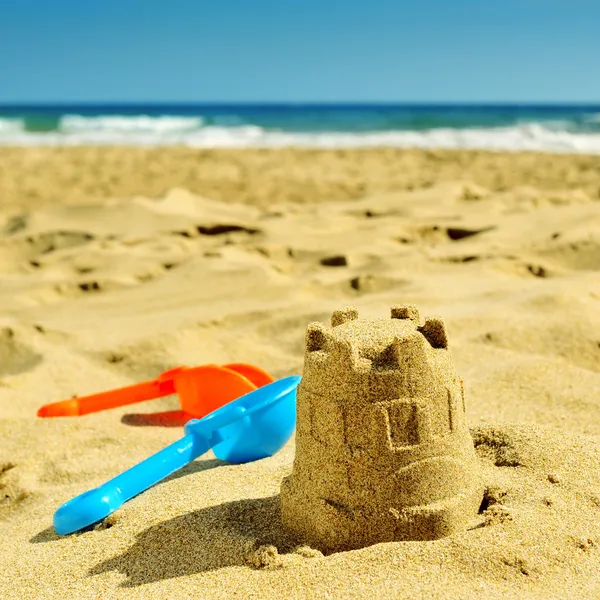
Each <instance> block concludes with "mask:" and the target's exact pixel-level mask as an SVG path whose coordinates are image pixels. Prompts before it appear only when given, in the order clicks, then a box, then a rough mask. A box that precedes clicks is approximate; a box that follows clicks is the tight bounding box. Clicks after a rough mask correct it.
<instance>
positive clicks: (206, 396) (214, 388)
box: [37, 363, 273, 418]
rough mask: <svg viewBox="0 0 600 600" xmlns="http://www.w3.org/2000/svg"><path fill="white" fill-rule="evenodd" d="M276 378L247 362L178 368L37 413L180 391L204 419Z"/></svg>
mask: <svg viewBox="0 0 600 600" xmlns="http://www.w3.org/2000/svg"><path fill="white" fill-rule="evenodd" d="M272 381H273V378H272V377H271V376H270V375H269V374H268V373H267V372H266V371H263V370H262V369H260V368H259V367H255V366H254V365H249V364H245V363H231V364H227V365H224V366H217V365H204V366H201V367H192V368H190V367H177V368H175V369H170V370H169V371H165V372H164V373H162V374H161V375H159V376H158V377H157V378H156V379H153V380H151V381H144V382H142V383H138V384H135V385H130V386H128V387H124V388H119V389H117V390H111V391H108V392H101V393H99V394H93V395H91V396H85V397H82V398H73V399H71V400H63V401H61V402H54V403H52V404H46V405H44V406H42V407H41V408H40V409H39V410H38V412H37V416H38V417H74V416H80V415H87V414H89V413H94V412H99V411H101V410H106V409H108V408H116V407H117V406H125V405H128V404H134V403H136V402H144V401H146V400H152V399H154V398H161V397H163V396H169V395H171V394H177V396H178V397H179V403H180V404H181V410H182V411H183V412H184V413H186V414H187V415H189V416H190V418H191V417H196V418H201V417H203V416H205V415H207V414H208V413H210V412H212V411H213V410H216V409H217V408H219V407H220V406H223V405H224V404H226V403H227V402H231V400H234V399H235V398H239V397H240V396H242V395H244V394H247V393H248V392H251V391H252V390H255V389H256V388H257V387H261V386H263V385H265V384H267V383H271V382H272Z"/></svg>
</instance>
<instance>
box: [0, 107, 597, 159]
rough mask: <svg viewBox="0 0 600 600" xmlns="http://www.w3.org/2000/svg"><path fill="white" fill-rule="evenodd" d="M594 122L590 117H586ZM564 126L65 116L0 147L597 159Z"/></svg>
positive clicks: (1, 135)
mask: <svg viewBox="0 0 600 600" xmlns="http://www.w3.org/2000/svg"><path fill="white" fill-rule="evenodd" d="M590 117H594V115H590ZM568 125H569V123H568V122H560V121H553V122H549V123H544V124H542V123H520V124H517V125H514V126H509V127H494V128H476V127H472V128H466V129H452V128H438V129H430V130H426V131H412V130H390V131H371V132H360V133H358V132H343V131H324V132H289V131H277V130H266V129H263V128H261V127H258V126H255V125H239V124H237V123H236V122H235V121H230V122H223V121H220V122H219V123H218V124H217V125H207V124H205V122H204V121H203V119H202V118H201V117H191V116H190V117H179V116H177V117H176V116H160V117H150V116H97V117H83V116H79V115H66V116H64V117H63V118H62V119H61V121H60V124H59V128H58V129H57V130H54V131H48V132H29V131H26V130H25V127H24V123H23V121H21V120H19V119H2V118H0V145H1V146H36V145H44V146H62V145H64V146H79V145H131V146H175V145H180V146H189V147H194V148H236V147H237V148H254V147H276V148H278V147H286V146H296V147H312V148H341V147H345V148H358V147H374V146H391V147H399V148H409V147H417V148H480V149H489V150H509V151H520V150H538V151H547V152H560V153H570V152H572V153H590V154H600V132H574V131H572V130H569V127H568Z"/></svg>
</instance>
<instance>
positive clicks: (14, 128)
mask: <svg viewBox="0 0 600 600" xmlns="http://www.w3.org/2000/svg"><path fill="white" fill-rule="evenodd" d="M24 130H25V123H24V122H23V121H22V120H21V119H2V118H0V142H1V141H2V139H3V136H6V135H8V134H9V133H14V132H19V131H24Z"/></svg>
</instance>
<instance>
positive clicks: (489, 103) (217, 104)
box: [0, 99, 600, 109]
mask: <svg viewBox="0 0 600 600" xmlns="http://www.w3.org/2000/svg"><path fill="white" fill-rule="evenodd" d="M73 106H77V107H93V108H97V107H129V106H130V107H139V106H146V107H205V108H223V107H225V108H228V107H231V108H235V107H274V108H288V107H298V108H301V107H311V108H321V107H322V108H327V107H336V108H343V107H381V108H387V107H389V108H393V107H422V106H426V107H427V106H429V107H452V106H474V107H520V106H523V107H574V108H575V107H597V106H600V99H599V100H595V101H585V102H584V101H576V100H572V101H554V100H548V101H539V100H538V101H524V100H523V101H514V100H510V101H508V100H507V101H503V100H485V101H473V100H464V101H462V100H445V101H429V100H424V101H419V100H410V101H409V100H406V101H404V100H402V101H363V100H343V101H334V100H327V101H319V100H307V101H279V100H265V101H258V100H249V101H218V100H211V101H191V100H190V101H179V100H174V101H173V100H171V101H169V100H160V101H159V100H151V101H144V100H124V101H120V100H107V101H104V100H82V101H75V100H64V101H62V100H61V101H39V102H38V101H11V102H3V101H0V109H1V108H61V107H73Z"/></svg>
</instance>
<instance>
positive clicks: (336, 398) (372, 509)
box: [280, 305, 484, 552]
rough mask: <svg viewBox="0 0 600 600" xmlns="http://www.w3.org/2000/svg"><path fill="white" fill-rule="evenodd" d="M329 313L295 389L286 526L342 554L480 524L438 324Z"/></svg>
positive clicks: (476, 481)
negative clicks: (293, 452)
mask: <svg viewBox="0 0 600 600" xmlns="http://www.w3.org/2000/svg"><path fill="white" fill-rule="evenodd" d="M390 316H391V318H386V319H359V318H358V311H357V310H356V309H353V308H346V309H343V310H338V311H335V312H334V313H333V316H332V318H331V327H325V326H324V325H322V324H321V323H312V324H311V325H309V327H308V331H307V335H306V354H305V358H304V374H303V376H302V383H301V384H300V386H299V387H298V424H297V428H296V456H295V459H294V466H293V469H292V474H291V475H290V476H288V477H286V478H285V479H284V480H283V483H282V486H281V495H280V498H281V518H282V523H283V525H284V527H285V528H286V529H287V530H288V531H290V532H292V533H293V534H294V535H295V536H297V537H298V538H299V539H302V540H303V541H305V542H306V543H308V544H310V545H311V546H312V547H313V548H318V549H319V550H323V551H328V552H331V551H339V550H349V549H355V548H361V547H364V546H369V545H371V544H377V543H382V542H391V541H396V540H435V539H438V538H441V537H444V536H446V535H450V534H452V533H454V532H457V531H464V530H465V529H466V528H467V527H468V526H469V524H470V523H471V522H472V521H473V520H474V519H475V518H476V517H477V511H478V509H479V507H480V505H481V501H482V498H483V493H484V486H483V483H482V479H481V473H480V467H479V463H478V461H477V457H476V454H475V449H474V447H473V440H472V438H471V435H470V434H469V429H468V427H467V422H466V416H465V396H464V386H463V382H462V380H461V378H460V377H459V376H458V374H457V373H456V370H455V368H454V364H453V360H452V355H451V353H450V349H449V347H448V335H447V331H446V326H445V325H444V322H443V320H442V319H441V318H439V317H427V318H426V319H425V320H424V323H423V324H421V322H420V317H419V311H418V310H417V308H416V307H415V306H411V305H408V306H393V307H392V309H391V315H390Z"/></svg>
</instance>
